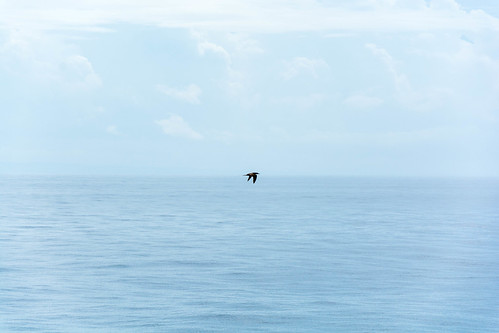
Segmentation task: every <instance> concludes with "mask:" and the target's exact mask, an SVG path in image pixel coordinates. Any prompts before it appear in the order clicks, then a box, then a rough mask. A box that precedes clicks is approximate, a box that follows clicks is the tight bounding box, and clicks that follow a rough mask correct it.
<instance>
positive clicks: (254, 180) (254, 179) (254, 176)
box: [253, 175, 256, 184]
mask: <svg viewBox="0 0 499 333" xmlns="http://www.w3.org/2000/svg"><path fill="white" fill-rule="evenodd" d="M255 182H256V175H253V184H254V183H255Z"/></svg>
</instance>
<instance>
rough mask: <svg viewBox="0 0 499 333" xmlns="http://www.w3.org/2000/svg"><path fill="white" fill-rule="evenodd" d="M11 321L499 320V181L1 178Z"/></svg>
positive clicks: (275, 324) (272, 326)
mask: <svg viewBox="0 0 499 333" xmlns="http://www.w3.org/2000/svg"><path fill="white" fill-rule="evenodd" d="M0 331H1V332H23V331H41V332H481V333H483V332H499V181H498V180H491V179H390V178H388V179H381V178H380V179H369V178H364V179H361V178H351V179H350V178H299V179H294V178H289V179H285V178H273V177H265V175H261V177H259V179H258V181H257V183H256V184H251V183H247V182H246V179H245V178H243V177H241V176H239V175H237V176H234V177H231V178H212V179H202V178H133V177H129V178H126V177H123V178H120V177H115V178H112V177H111V178H109V177H108V178H105V177H101V178H99V177H93V178H92V177H87V178H85V177H5V176H4V177H0Z"/></svg>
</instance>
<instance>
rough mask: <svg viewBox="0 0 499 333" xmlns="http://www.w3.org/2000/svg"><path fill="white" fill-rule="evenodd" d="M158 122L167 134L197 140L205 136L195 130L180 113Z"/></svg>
mask: <svg viewBox="0 0 499 333" xmlns="http://www.w3.org/2000/svg"><path fill="white" fill-rule="evenodd" d="M156 124H158V125H159V126H161V128H162V129H163V132H164V133H165V134H167V135H170V136H173V137H180V138H186V139H195V140H199V139H202V138H203V136H202V135H201V134H199V133H198V132H196V131H195V130H193V129H192V128H191V127H190V126H189V124H187V122H186V121H185V120H184V119H183V118H182V117H180V116H178V115H171V116H170V117H169V118H167V119H161V120H157V121H156Z"/></svg>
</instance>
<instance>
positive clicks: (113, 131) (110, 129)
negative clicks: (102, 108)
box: [106, 125, 120, 135]
mask: <svg viewBox="0 0 499 333" xmlns="http://www.w3.org/2000/svg"><path fill="white" fill-rule="evenodd" d="M106 132H108V133H109V134H112V135H119V134H120V131H118V127H116V125H109V126H108V127H107V128H106Z"/></svg>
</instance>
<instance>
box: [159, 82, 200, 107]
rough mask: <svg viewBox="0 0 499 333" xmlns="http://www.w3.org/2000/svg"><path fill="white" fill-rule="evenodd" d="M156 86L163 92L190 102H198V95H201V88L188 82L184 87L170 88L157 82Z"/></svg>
mask: <svg viewBox="0 0 499 333" xmlns="http://www.w3.org/2000/svg"><path fill="white" fill-rule="evenodd" d="M156 88H157V89H158V90H159V91H160V92H162V93H163V94H165V95H167V96H170V97H173V98H176V99H180V100H183V101H185V102H188V103H191V104H199V103H200V101H199V95H201V88H199V87H198V86H197V85H195V84H190V85H189V86H187V87H186V88H185V89H176V88H171V87H168V86H165V85H161V84H158V85H157V86H156Z"/></svg>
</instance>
